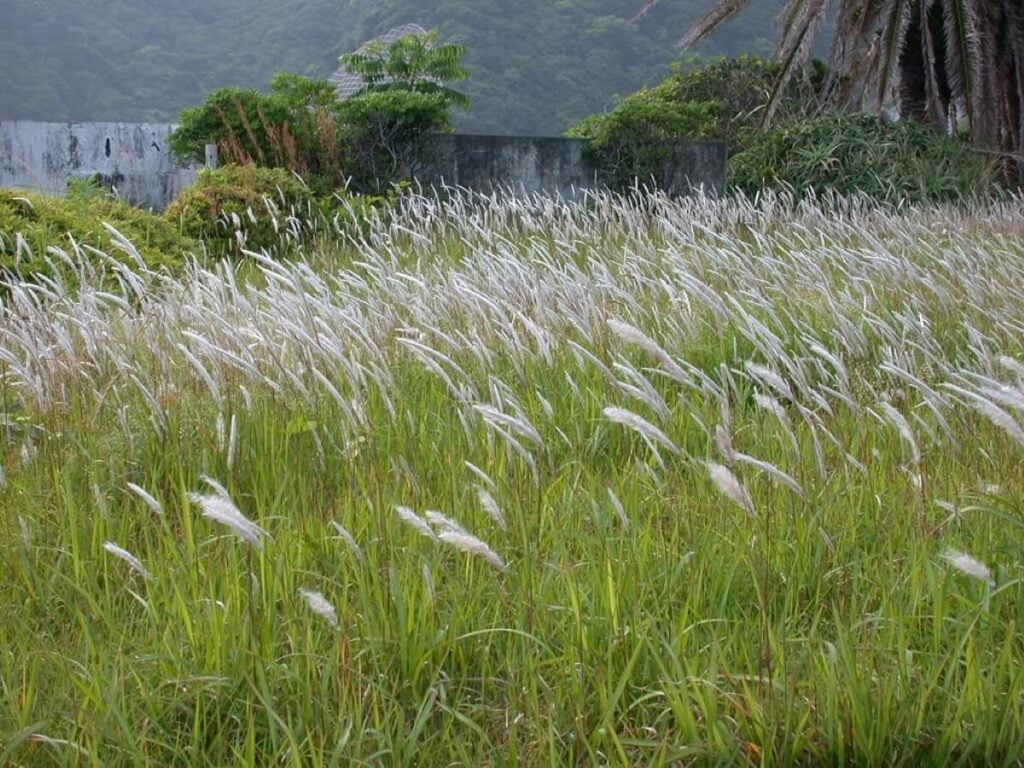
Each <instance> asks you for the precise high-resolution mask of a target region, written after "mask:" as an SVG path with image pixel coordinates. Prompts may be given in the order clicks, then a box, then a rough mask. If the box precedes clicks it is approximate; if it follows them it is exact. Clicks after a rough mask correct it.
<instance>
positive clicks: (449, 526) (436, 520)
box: [425, 509, 469, 535]
mask: <svg viewBox="0 0 1024 768" xmlns="http://www.w3.org/2000/svg"><path fill="white" fill-rule="evenodd" d="M425 516H426V518H427V522H428V523H429V524H430V525H432V526H434V527H435V528H437V530H438V531H452V532H453V533H464V534H466V535H469V531H467V530H466V529H465V528H463V527H462V526H461V525H459V524H458V523H457V522H455V521H454V520H452V519H451V518H450V517H447V516H446V515H443V514H441V513H440V512H438V511H437V510H436V509H428V510H427V512H426V515H425Z"/></svg>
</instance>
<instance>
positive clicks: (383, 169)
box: [337, 30, 469, 192]
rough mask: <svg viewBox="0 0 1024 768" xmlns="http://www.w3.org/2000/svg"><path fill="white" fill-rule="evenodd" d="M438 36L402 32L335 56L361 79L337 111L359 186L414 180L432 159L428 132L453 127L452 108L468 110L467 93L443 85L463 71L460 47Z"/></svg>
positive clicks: (379, 187)
mask: <svg viewBox="0 0 1024 768" xmlns="http://www.w3.org/2000/svg"><path fill="white" fill-rule="evenodd" d="M436 39H437V32H436V30H435V31H431V32H427V33H426V34H422V35H404V36H402V37H400V38H398V39H397V40H395V41H394V42H391V43H385V42H377V43H372V44H371V45H369V46H367V47H366V48H364V50H362V51H360V52H358V53H352V54H348V55H346V56H342V57H341V63H342V65H343V66H344V67H345V68H346V69H347V70H348V71H349V72H351V73H353V74H358V75H360V76H362V78H363V80H364V82H365V85H364V87H363V88H362V90H361V91H359V92H358V93H356V94H355V95H354V96H352V97H350V98H348V99H346V100H345V101H344V102H342V104H341V106H340V107H339V108H338V110H337V114H338V120H339V129H340V132H341V136H342V145H343V150H344V154H345V157H346V159H347V161H348V164H349V165H348V170H349V173H350V174H351V181H352V183H353V184H354V185H355V187H356V188H357V189H368V190H371V191H374V192H379V191H381V190H383V189H386V188H387V187H388V186H390V185H391V184H392V183H394V182H396V181H402V180H408V179H410V178H412V176H413V175H415V173H416V172H417V171H418V170H419V169H420V168H422V167H423V166H424V165H425V164H426V163H429V161H430V157H431V150H432V148H433V144H434V142H433V139H432V134H435V133H439V132H446V131H451V130H452V118H451V111H452V107H462V108H464V109H465V108H468V106H469V99H468V98H467V97H466V96H465V95H464V94H462V93H460V92H458V91H455V90H453V89H451V88H449V87H448V86H447V85H446V84H445V83H446V82H448V81H453V80H455V81H458V80H464V79H466V78H467V77H469V73H468V71H467V70H466V68H465V67H464V66H463V65H462V58H463V56H464V55H465V53H466V48H465V46H462V45H455V44H452V43H445V44H443V45H437V44H435V40H436Z"/></svg>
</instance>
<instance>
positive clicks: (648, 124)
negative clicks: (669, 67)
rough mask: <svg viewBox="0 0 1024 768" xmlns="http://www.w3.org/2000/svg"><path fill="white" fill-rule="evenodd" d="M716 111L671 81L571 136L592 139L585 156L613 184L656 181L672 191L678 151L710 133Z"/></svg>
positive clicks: (638, 95) (640, 93) (594, 118)
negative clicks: (679, 94)
mask: <svg viewBox="0 0 1024 768" xmlns="http://www.w3.org/2000/svg"><path fill="white" fill-rule="evenodd" d="M715 111H716V105H715V104H714V103H713V102H705V101H701V102H692V101H680V100H679V99H677V98H676V84H675V82H674V81H673V80H671V79H670V80H667V81H665V82H664V83H662V84H661V85H658V86H656V87H654V88H650V89H648V88H643V89H641V90H639V91H637V92H636V93H634V94H631V95H630V96H627V97H626V98H625V99H623V100H622V101H621V102H620V103H619V104H618V105H617V106H616V107H615V109H613V110H612V111H611V112H608V113H607V114H604V115H594V116H592V117H588V118H587V119H585V120H583V121H582V122H581V123H580V124H579V125H577V126H576V127H574V128H573V129H572V130H571V131H569V134H568V135H570V136H576V137H579V138H585V139H589V143H588V145H587V149H586V151H585V154H586V156H587V157H588V158H589V159H590V160H591V161H592V162H593V163H595V164H596V165H597V167H598V168H599V169H600V170H601V171H602V172H603V173H604V174H605V177H606V181H607V183H608V184H609V185H610V186H611V187H613V188H615V189H619V190H624V189H628V188H629V187H630V186H633V185H634V184H637V183H639V184H646V183H648V182H651V181H653V183H654V184H655V186H657V187H658V188H660V189H669V188H670V187H671V186H672V181H673V178H674V174H675V171H676V169H677V168H678V167H679V159H678V154H679V150H680V149H681V148H684V147H685V146H686V144H687V143H689V142H691V141H696V140H700V139H702V138H705V137H707V135H708V133H709V132H710V129H711V126H712V125H713V123H714V122H715Z"/></svg>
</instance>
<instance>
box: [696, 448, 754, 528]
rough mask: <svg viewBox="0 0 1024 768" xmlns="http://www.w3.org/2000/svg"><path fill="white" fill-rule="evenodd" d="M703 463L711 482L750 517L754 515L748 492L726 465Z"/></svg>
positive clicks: (752, 503)
mask: <svg viewBox="0 0 1024 768" xmlns="http://www.w3.org/2000/svg"><path fill="white" fill-rule="evenodd" d="M705 465H706V466H707V468H708V474H709V475H710V476H711V482H713V483H714V484H715V487H716V488H718V490H719V491H721V492H722V494H723V495H725V496H726V497H727V498H729V499H730V500H732V501H733V502H735V503H736V504H737V505H738V506H740V507H741V508H742V509H743V510H744V511H746V513H747V514H748V515H749V516H750V517H754V516H755V515H756V512H755V510H754V502H753V501H752V500H751V498H750V494H749V493H747V489H746V488H744V487H743V485H742V483H740V481H739V480H737V479H736V475H734V474H733V473H732V472H730V471H729V468H728V467H724V466H722V465H721V464H716V463H715V462H713V461H708V462H705Z"/></svg>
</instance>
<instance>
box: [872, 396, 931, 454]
mask: <svg viewBox="0 0 1024 768" xmlns="http://www.w3.org/2000/svg"><path fill="white" fill-rule="evenodd" d="M879 405H880V406H881V408H882V412H883V413H884V414H885V416H886V418H887V419H888V420H889V421H890V422H891V423H892V425H893V426H895V427H896V431H897V432H899V433H900V437H901V438H903V442H905V443H906V444H907V447H908V448H910V457H911V459H912V460H913V462H914V464H915V465H918V464H920V463H921V450H920V449H919V448H918V447H917V440H915V439H914V430H912V429H911V428H910V423H909V422H908V421H907V420H906V419H905V418H904V417H903V414H902V413H900V412H899V411H897V410H896V409H895V408H893V407H892V405H890V404H889V403H887V402H885V401H884V400H883V401H882V402H881V403H879Z"/></svg>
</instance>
